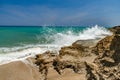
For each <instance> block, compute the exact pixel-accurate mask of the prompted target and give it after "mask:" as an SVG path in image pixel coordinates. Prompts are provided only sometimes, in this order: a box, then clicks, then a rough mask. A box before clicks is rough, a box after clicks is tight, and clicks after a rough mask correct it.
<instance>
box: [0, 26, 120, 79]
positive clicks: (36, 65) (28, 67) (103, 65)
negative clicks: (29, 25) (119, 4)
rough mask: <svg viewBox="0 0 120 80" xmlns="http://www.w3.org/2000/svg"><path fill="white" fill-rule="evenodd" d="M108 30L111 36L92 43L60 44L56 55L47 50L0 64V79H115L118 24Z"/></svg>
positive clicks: (117, 64)
mask: <svg viewBox="0 0 120 80" xmlns="http://www.w3.org/2000/svg"><path fill="white" fill-rule="evenodd" d="M111 31H113V34H112V35H109V36H106V37H105V38H103V39H100V40H98V41H96V42H95V40H94V39H93V40H92V39H91V40H78V41H75V42H74V43H72V44H71V45H68V46H63V47H61V49H60V50H59V54H58V53H57V52H56V51H52V50H51V51H50V50H48V51H44V52H41V53H38V54H34V55H35V56H29V57H26V59H24V60H23V61H13V62H10V63H7V64H3V65H0V76H2V77H0V79H1V80H8V79H9V80H16V78H17V80H56V79H57V80H92V79H94V80H100V79H103V80H117V79H118V80H119V79H120V76H119V74H120V71H119V67H120V66H119V64H120V59H119V57H120V55H119V51H120V42H119V41H120V26H117V27H113V28H111ZM12 67H14V68H12ZM3 72H4V73H3ZM21 74H22V77H21ZM111 74H112V76H110V75H111ZM9 76H11V77H9Z"/></svg>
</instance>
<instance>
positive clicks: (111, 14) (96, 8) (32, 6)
mask: <svg viewBox="0 0 120 80" xmlns="http://www.w3.org/2000/svg"><path fill="white" fill-rule="evenodd" d="M119 3H120V0H0V25H37V26H39V25H68V26H69V25H88V26H89V25H96V24H98V25H102V26H114V25H119V24H120V5H119Z"/></svg>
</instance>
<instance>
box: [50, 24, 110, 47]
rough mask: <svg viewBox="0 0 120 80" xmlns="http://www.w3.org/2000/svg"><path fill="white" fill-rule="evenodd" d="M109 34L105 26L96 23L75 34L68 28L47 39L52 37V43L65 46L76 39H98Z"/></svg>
mask: <svg viewBox="0 0 120 80" xmlns="http://www.w3.org/2000/svg"><path fill="white" fill-rule="evenodd" d="M111 34H112V33H111V32H110V31H108V30H107V29H106V28H104V27H100V26H98V25H96V26H94V27H90V28H86V29H85V30H83V31H82V32H79V33H78V34H75V33H73V31H70V30H68V31H67V32H66V33H57V34H55V35H53V36H52V37H49V40H50V39H54V41H53V42H52V44H57V45H62V46H65V45H70V44H72V43H73V42H75V41H77V40H88V39H100V38H104V37H105V36H107V35H111Z"/></svg>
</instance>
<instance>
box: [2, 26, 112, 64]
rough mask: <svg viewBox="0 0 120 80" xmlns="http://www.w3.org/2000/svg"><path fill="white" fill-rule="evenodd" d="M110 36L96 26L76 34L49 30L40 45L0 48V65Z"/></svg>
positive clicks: (102, 28) (107, 32)
mask: <svg viewBox="0 0 120 80" xmlns="http://www.w3.org/2000/svg"><path fill="white" fill-rule="evenodd" d="M53 33H54V34H53ZM111 34H112V33H111V32H110V31H108V30H107V29H106V28H104V27H100V26H98V25H96V26H93V27H89V28H85V29H84V30H82V31H80V32H77V33H75V32H74V31H73V30H72V29H68V30H67V31H65V32H64V31H63V32H57V31H53V30H50V31H48V33H47V34H44V39H46V40H45V41H44V42H43V43H42V44H41V43H38V44H37V45H36V44H31V45H24V46H18V47H12V48H7V47H2V48H0V64H2V63H6V62H10V61H14V60H23V59H25V58H27V57H29V56H34V55H35V54H40V53H43V52H45V51H47V50H55V51H57V50H59V49H60V47H62V46H67V45H71V44H72V43H73V42H75V41H77V40H88V39H101V38H104V37H105V36H107V35H111ZM41 38H42V37H41V36H40V37H39V35H37V39H41ZM49 41H50V42H49Z"/></svg>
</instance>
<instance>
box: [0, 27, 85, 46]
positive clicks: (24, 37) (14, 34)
mask: <svg viewBox="0 0 120 80" xmlns="http://www.w3.org/2000/svg"><path fill="white" fill-rule="evenodd" d="M85 28H86V27H85V26H73V27H72V26H0V47H14V46H21V45H28V44H49V43H52V42H53V41H54V39H52V38H51V37H52V36H54V35H55V34H57V33H63V34H67V31H71V32H72V33H74V34H77V33H79V32H80V31H82V30H83V29H85ZM50 38H51V39H50Z"/></svg>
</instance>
